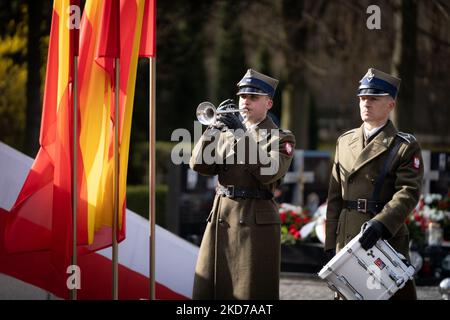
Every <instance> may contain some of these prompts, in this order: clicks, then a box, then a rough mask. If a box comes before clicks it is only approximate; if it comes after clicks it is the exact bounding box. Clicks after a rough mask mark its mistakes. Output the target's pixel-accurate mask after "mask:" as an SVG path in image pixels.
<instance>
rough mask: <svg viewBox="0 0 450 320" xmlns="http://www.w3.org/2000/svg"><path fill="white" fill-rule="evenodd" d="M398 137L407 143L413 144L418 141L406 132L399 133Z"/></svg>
mask: <svg viewBox="0 0 450 320" xmlns="http://www.w3.org/2000/svg"><path fill="white" fill-rule="evenodd" d="M397 136H399V137H400V138H402V139H403V140H404V141H406V142H407V143H411V142H413V141H416V137H414V136H413V135H412V134H409V133H405V132H397Z"/></svg>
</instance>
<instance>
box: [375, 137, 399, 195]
mask: <svg viewBox="0 0 450 320" xmlns="http://www.w3.org/2000/svg"><path fill="white" fill-rule="evenodd" d="M392 144H393V147H392V148H391V150H390V151H389V154H388V156H387V157H386V160H384V163H383V167H382V168H381V172H380V175H379V176H378V179H377V181H376V182H375V187H374V188H373V193H372V201H377V202H378V201H379V200H380V193H381V188H382V187H383V183H384V178H386V174H387V172H388V170H389V167H390V166H391V164H392V161H393V160H394V157H395V155H396V154H397V152H398V149H399V148H400V145H401V140H400V139H398V138H397V136H395V138H394V141H393V143H392Z"/></svg>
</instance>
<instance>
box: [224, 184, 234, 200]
mask: <svg viewBox="0 0 450 320" xmlns="http://www.w3.org/2000/svg"><path fill="white" fill-rule="evenodd" d="M226 196H227V197H228V198H234V186H233V185H228V186H227V188H226Z"/></svg>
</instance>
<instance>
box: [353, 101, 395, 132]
mask: <svg viewBox="0 0 450 320" xmlns="http://www.w3.org/2000/svg"><path fill="white" fill-rule="evenodd" d="M394 107H395V100H394V99H392V98H391V97H390V96H381V97H380V96H361V97H359V109H360V112H361V119H362V120H363V121H364V122H366V123H368V124H371V125H373V126H378V125H382V124H383V123H385V122H386V121H387V119H388V118H389V113H390V112H391V111H392V110H393V109H394Z"/></svg>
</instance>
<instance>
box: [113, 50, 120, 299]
mask: <svg viewBox="0 0 450 320" xmlns="http://www.w3.org/2000/svg"><path fill="white" fill-rule="evenodd" d="M114 62H115V71H116V75H115V84H114V90H115V91H114V183H113V185H114V213H113V230H112V240H113V241H112V244H113V245H112V281H113V283H112V284H113V285H112V298H113V300H118V298H119V295H118V284H119V281H118V280H119V279H118V249H119V248H118V244H117V230H118V220H119V210H120V208H119V125H120V119H119V58H115V60H114Z"/></svg>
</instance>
